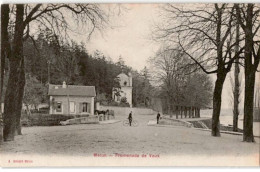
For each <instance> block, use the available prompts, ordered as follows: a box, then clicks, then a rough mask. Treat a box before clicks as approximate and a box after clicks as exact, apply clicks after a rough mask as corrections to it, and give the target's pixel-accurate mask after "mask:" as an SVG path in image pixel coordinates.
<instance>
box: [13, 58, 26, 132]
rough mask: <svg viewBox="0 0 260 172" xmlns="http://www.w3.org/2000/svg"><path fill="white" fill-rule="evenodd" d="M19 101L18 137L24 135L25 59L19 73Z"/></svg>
mask: <svg viewBox="0 0 260 172" xmlns="http://www.w3.org/2000/svg"><path fill="white" fill-rule="evenodd" d="M18 82H19V83H18V85H19V88H18V100H17V105H16V132H15V134H17V135H22V129H21V115H22V106H23V94H24V86H25V73H24V59H22V61H21V68H20V71H19V81H18Z"/></svg>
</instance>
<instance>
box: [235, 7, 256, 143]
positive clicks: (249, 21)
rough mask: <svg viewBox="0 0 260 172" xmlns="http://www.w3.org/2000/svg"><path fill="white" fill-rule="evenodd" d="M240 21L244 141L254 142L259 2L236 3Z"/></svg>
mask: <svg viewBox="0 0 260 172" xmlns="http://www.w3.org/2000/svg"><path fill="white" fill-rule="evenodd" d="M235 8H236V10H237V11H238V22H239V24H240V26H241V27H242V30H243V32H244V34H245V39H244V41H245V42H244V44H245V51H244V56H245V60H244V63H245V96H244V97H245V101H244V127H243V141H246V142H254V135H253V107H254V89H255V73H256V71H257V68H258V66H259V61H260V41H259V36H260V34H259V28H260V6H259V4H241V5H240V4H235Z"/></svg>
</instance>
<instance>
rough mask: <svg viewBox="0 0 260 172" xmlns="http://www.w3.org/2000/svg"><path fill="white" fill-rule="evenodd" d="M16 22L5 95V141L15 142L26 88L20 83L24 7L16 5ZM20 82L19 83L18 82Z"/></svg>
mask: <svg viewBox="0 0 260 172" xmlns="http://www.w3.org/2000/svg"><path fill="white" fill-rule="evenodd" d="M16 7H17V10H16V21H15V33H14V40H13V49H12V53H11V56H10V58H9V61H10V66H9V68H10V72H9V79H8V84H7V89H6V94H5V108H4V141H12V140H14V135H15V129H16V115H17V109H18V107H17V106H18V105H19V104H20V103H21V102H20V101H21V100H22V99H21V97H19V96H21V94H20V91H19V90H20V87H24V86H22V85H19V84H21V83H20V82H19V77H20V74H21V73H20V71H21V69H22V59H23V30H24V24H23V15H24V5H23V4H18V5H16ZM17 81H18V82H17Z"/></svg>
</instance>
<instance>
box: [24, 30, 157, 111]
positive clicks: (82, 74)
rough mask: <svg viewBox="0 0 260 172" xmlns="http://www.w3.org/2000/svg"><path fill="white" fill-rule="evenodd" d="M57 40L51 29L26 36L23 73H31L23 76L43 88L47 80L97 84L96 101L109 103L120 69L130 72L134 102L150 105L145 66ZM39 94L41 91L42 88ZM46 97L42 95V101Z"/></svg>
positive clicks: (137, 104) (49, 81)
mask: <svg viewBox="0 0 260 172" xmlns="http://www.w3.org/2000/svg"><path fill="white" fill-rule="evenodd" d="M57 39H58V37H57V36H55V35H53V34H52V33H51V32H48V31H44V32H42V33H40V34H39V35H38V36H37V37H36V38H34V40H32V39H28V40H27V41H26V42H25V43H24V57H25V72H26V75H27V76H28V75H30V77H26V80H27V82H29V81H28V80H29V79H31V78H36V79H37V80H38V82H39V83H40V84H42V87H46V88H47V85H48V83H50V84H62V82H63V81H66V83H67V84H71V85H92V86H95V87H96V92H97V99H96V100H97V101H107V102H110V101H111V99H112V89H113V87H115V86H117V84H118V83H117V82H116V79H115V78H116V76H117V75H118V74H120V73H121V72H124V73H126V74H128V73H129V72H131V73H132V75H133V87H134V88H133V105H134V106H146V107H147V106H148V105H149V100H150V97H151V94H150V91H151V88H152V86H151V84H150V82H149V80H148V77H147V73H148V71H147V69H146V68H145V69H144V70H142V71H141V72H138V71H136V70H133V69H132V68H131V67H129V66H127V65H125V62H124V61H123V59H122V57H119V60H118V61H117V62H113V61H112V60H111V58H110V57H106V56H105V55H104V54H102V52H100V51H98V50H96V51H95V52H94V53H93V54H90V53H89V52H88V51H87V50H86V48H85V45H84V44H83V43H81V44H78V43H76V42H73V41H72V42H71V43H67V42H66V43H65V42H62V41H58V40H57ZM60 42H61V43H60ZM34 82H35V79H34ZM30 87H33V86H32V85H31V86H30ZM33 89H34V88H30V89H29V90H33ZM27 90H28V89H27ZM45 90H46V91H47V89H45ZM39 94H42V91H41V92H39ZM39 96H41V97H42V95H39ZM45 97H47V92H46V96H45ZM46 100H47V99H46V98H43V99H42V101H41V102H42V103H43V102H46Z"/></svg>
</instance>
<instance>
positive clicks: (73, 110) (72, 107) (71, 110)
mask: <svg viewBox="0 0 260 172" xmlns="http://www.w3.org/2000/svg"><path fill="white" fill-rule="evenodd" d="M70 112H71V113H75V102H70Z"/></svg>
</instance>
